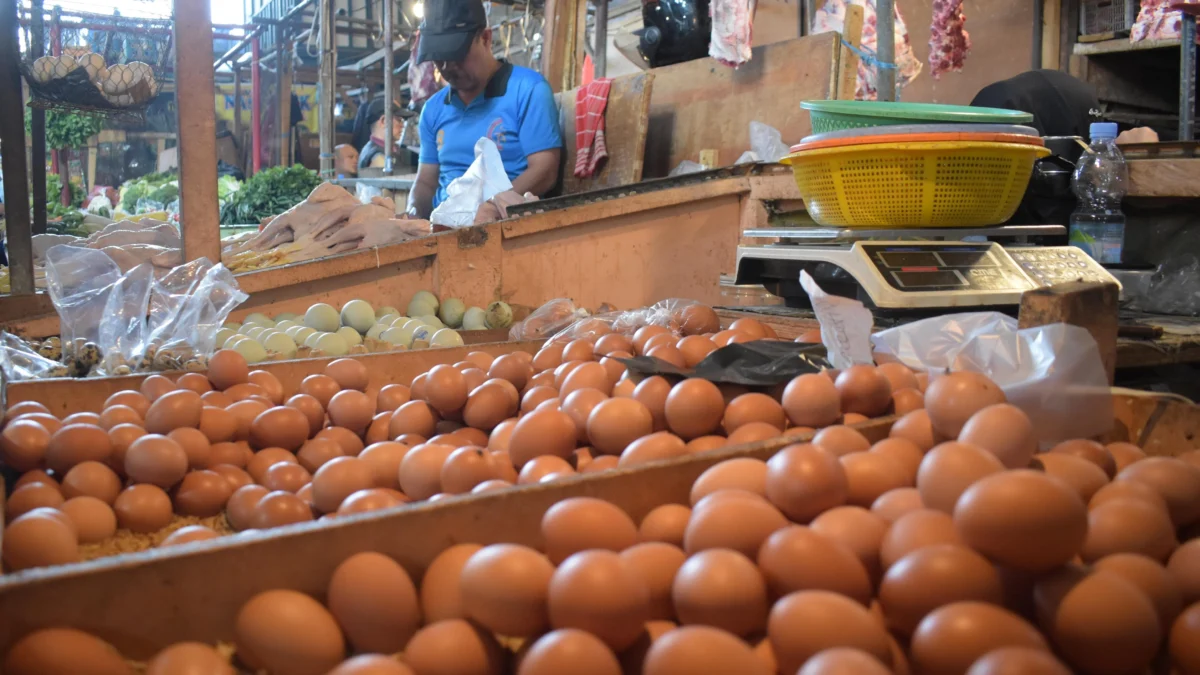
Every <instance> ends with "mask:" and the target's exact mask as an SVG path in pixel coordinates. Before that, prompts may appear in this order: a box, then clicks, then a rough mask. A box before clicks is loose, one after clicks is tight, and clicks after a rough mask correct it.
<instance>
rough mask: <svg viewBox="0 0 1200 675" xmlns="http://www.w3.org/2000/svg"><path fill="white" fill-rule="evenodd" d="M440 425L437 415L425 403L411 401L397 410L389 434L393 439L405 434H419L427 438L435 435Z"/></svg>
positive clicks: (393, 415) (393, 414)
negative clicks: (438, 424) (436, 428)
mask: <svg viewBox="0 0 1200 675" xmlns="http://www.w3.org/2000/svg"><path fill="white" fill-rule="evenodd" d="M437 423H438V416H437V413H435V412H434V410H433V408H431V407H430V406H429V404H428V403H426V402H424V401H409V402H408V403H405V404H404V405H402V406H400V407H399V408H396V412H394V413H392V421H391V424H390V425H389V426H388V433H389V434H390V435H391V436H392V438H396V437H397V436H401V435H403V434H417V435H418V436H423V437H425V438H430V437H432V436H433V435H434V430H435V427H436V426H437Z"/></svg>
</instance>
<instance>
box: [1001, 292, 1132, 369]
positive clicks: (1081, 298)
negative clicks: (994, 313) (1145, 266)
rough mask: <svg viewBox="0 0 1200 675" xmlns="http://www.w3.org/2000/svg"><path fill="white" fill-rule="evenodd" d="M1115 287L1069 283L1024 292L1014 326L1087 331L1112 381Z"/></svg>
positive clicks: (1115, 325)
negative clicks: (1062, 325) (1056, 326)
mask: <svg viewBox="0 0 1200 675" xmlns="http://www.w3.org/2000/svg"><path fill="white" fill-rule="evenodd" d="M1120 294H1121V291H1120V289H1119V288H1118V287H1117V285H1116V284H1099V283H1092V282H1083V281H1073V282H1070V283H1066V284H1058V285H1055V286H1050V287H1047V288H1039V289H1037V290H1033V291H1027V292H1026V293H1025V294H1024V295H1022V296H1021V310H1020V314H1018V318H1017V323H1018V326H1019V327H1020V328H1033V327H1035V326H1048V325H1050V324H1053V323H1066V324H1071V325H1072V326H1080V327H1081V328H1085V329H1087V332H1088V333H1090V334H1091V336H1092V338H1094V339H1095V340H1096V345H1097V346H1098V347H1099V349H1100V360H1101V361H1102V362H1103V363H1104V371H1105V373H1107V374H1108V383H1109V384H1110V385H1111V384H1112V382H1113V374H1114V373H1115V372H1116V367H1117V300H1118V298H1119V296H1120Z"/></svg>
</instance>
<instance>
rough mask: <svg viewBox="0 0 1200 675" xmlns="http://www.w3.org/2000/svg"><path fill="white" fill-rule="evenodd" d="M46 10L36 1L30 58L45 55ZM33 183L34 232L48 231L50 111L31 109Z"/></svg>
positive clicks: (31, 12) (32, 19)
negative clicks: (47, 198)
mask: <svg viewBox="0 0 1200 675" xmlns="http://www.w3.org/2000/svg"><path fill="white" fill-rule="evenodd" d="M45 14H46V12H45V10H44V9H43V5H42V0H33V3H32V5H31V7H30V17H29V42H30V44H29V58H31V59H37V58H39V57H42V56H45V52H46V48H45V41H46V16H45ZM29 136H30V142H31V148H30V153H29V162H30V171H29V182H30V183H31V184H32V186H33V233H34V234H45V233H46V111H45V110H42V109H41V108H33V109H31V110H30V111H29Z"/></svg>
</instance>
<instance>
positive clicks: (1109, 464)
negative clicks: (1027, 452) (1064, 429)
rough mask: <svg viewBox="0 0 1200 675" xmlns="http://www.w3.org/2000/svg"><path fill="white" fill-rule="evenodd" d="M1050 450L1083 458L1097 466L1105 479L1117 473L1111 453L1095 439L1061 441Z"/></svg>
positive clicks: (1115, 463)
mask: <svg viewBox="0 0 1200 675" xmlns="http://www.w3.org/2000/svg"><path fill="white" fill-rule="evenodd" d="M1050 452H1054V453H1062V454H1066V455H1073V456H1075V457H1078V458H1080V459H1085V460H1087V461H1089V462H1091V463H1092V464H1095V465H1096V466H1097V467H1099V468H1100V470H1101V471H1103V472H1104V474H1105V476H1106V477H1107V479H1112V477H1113V476H1115V475H1117V462H1116V460H1115V459H1113V456H1112V454H1111V453H1109V451H1108V449H1107V448H1105V447H1104V446H1103V445H1101V444H1099V443H1097V442H1095V441H1092V440H1088V439H1086V438H1079V439H1075V440H1070V441H1063V442H1062V443H1059V444H1058V445H1056V446H1054V447H1053V448H1051V449H1050ZM1106 482H1107V480H1106Z"/></svg>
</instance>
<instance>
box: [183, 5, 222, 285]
mask: <svg viewBox="0 0 1200 675" xmlns="http://www.w3.org/2000/svg"><path fill="white" fill-rule="evenodd" d="M174 5H175V78H176V87H175V98H176V107H177V108H178V129H179V210H180V214H179V215H180V231H181V234H182V238H183V259H184V260H185V261H190V260H196V259H197V258H208V259H209V260H210V261H212V262H214V263H216V262H220V261H221V229H220V228H221V217H220V213H219V208H218V204H217V146H216V144H215V143H213V138H215V137H216V133H217V120H216V118H217V111H216V106H215V105H214V104H213V101H214V100H215V99H214V91H215V89H214V85H213V68H212V51H213V46H212V16H211V14H210V7H209V3H208V0H202V1H201V2H196V1H195V0H174Z"/></svg>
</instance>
